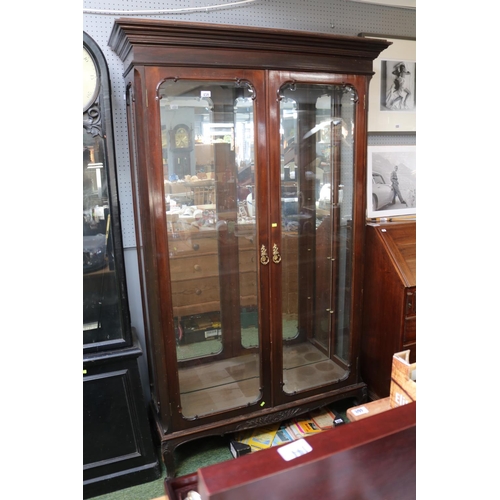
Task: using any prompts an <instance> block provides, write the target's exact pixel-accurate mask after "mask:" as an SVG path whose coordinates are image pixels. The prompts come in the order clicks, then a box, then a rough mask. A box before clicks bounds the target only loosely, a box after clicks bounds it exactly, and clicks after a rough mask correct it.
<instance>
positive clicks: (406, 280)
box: [361, 220, 417, 399]
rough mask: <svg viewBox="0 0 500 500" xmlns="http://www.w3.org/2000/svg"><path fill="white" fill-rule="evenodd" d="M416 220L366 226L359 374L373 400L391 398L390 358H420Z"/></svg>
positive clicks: (411, 359)
mask: <svg viewBox="0 0 500 500" xmlns="http://www.w3.org/2000/svg"><path fill="white" fill-rule="evenodd" d="M416 237H417V223H416V221H415V220H413V221H412V220H410V221H404V220H401V221H399V222H387V223H370V224H367V228H366V250H365V273H364V307H363V333H362V342H361V375H362V377H363V380H364V381H365V382H366V383H367V385H368V391H369V396H370V398H371V399H379V398H385V397H387V396H389V393H390V386H391V372H392V358H393V356H394V354H395V353H397V352H401V351H405V350H407V349H409V350H410V363H415V362H416V356H417V251H416V250H417V246H416V242H417V239H416Z"/></svg>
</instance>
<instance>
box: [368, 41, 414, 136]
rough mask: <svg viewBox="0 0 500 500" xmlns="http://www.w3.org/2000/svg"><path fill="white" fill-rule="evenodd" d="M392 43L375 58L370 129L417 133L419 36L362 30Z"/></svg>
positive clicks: (369, 104)
mask: <svg viewBox="0 0 500 500" xmlns="http://www.w3.org/2000/svg"><path fill="white" fill-rule="evenodd" d="M359 36H363V37H366V38H381V39H384V40H387V41H389V42H392V45H390V46H389V47H387V49H385V50H383V51H382V52H381V54H380V56H379V57H378V58H377V59H375V61H373V71H374V72H375V74H374V75H373V78H372V80H371V82H370V92H369V99H368V132H416V128H417V125H416V110H417V62H416V39H415V38H409V37H391V36H384V35H373V34H369V33H360V34H359Z"/></svg>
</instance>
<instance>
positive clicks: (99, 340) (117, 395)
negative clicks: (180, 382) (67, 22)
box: [82, 32, 161, 498]
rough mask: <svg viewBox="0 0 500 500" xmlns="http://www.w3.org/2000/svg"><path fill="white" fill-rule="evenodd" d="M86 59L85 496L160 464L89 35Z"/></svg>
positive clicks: (103, 81)
mask: <svg viewBox="0 0 500 500" xmlns="http://www.w3.org/2000/svg"><path fill="white" fill-rule="evenodd" d="M83 63H84V94H83V97H84V101H83V102H84V108H83V294H82V295H83V497H84V498H91V497H95V496H97V495H104V494H106V493H110V492H112V491H115V490H119V489H122V488H127V487H130V486H135V485H137V484H140V483H144V482H147V481H152V480H154V479H157V478H158V477H160V475H161V467H160V463H159V460H158V457H157V453H156V449H155V447H154V444H153V438H152V435H151V427H150V425H149V419H148V412H147V406H146V401H145V398H144V394H143V391H142V385H141V380H140V374H139V366H138V359H139V357H140V356H142V354H143V353H142V350H141V348H140V346H139V343H138V341H137V338H136V335H135V331H134V329H133V328H132V325H131V323H130V314H129V309H128V297H127V287H126V279H125V265H124V261H123V259H124V255H123V246H122V240H121V225H120V213H119V201H118V186H117V181H116V165H115V156H114V143H113V128H112V122H111V97H110V85H109V76H108V68H107V63H106V59H105V58H104V55H103V53H102V52H101V50H100V48H99V46H98V45H97V43H96V42H95V41H94V40H93V39H92V38H91V37H90V36H89V35H88V34H87V33H85V32H83ZM86 67H87V68H91V71H90V72H89V73H86V72H85V68H86ZM86 74H87V75H88V77H89V80H90V83H91V85H90V86H89V87H88V89H90V91H86V90H88V89H86V88H85V76H86ZM92 89H93V90H92Z"/></svg>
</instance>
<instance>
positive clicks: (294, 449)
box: [278, 439, 312, 462]
mask: <svg viewBox="0 0 500 500" xmlns="http://www.w3.org/2000/svg"><path fill="white" fill-rule="evenodd" d="M310 451H312V448H311V445H310V444H309V443H308V442H307V441H306V440H305V439H297V441H294V442H293V443H290V444H286V445H284V446H280V447H279V448H278V453H279V454H280V455H281V456H282V458H283V460H286V461H287V462H289V461H290V460H293V459H294V458H297V457H301V456H302V455H305V454H306V453H309V452H310Z"/></svg>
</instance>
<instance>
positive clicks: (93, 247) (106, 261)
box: [83, 128, 122, 345]
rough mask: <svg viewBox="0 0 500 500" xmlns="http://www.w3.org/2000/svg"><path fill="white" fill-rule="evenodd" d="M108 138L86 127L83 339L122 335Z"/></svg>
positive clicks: (104, 339) (100, 339) (92, 340)
mask: <svg viewBox="0 0 500 500" xmlns="http://www.w3.org/2000/svg"><path fill="white" fill-rule="evenodd" d="M121 337H122V328H121V311H120V302H119V295H118V285H117V276H116V272H115V265H114V252H113V241H112V235H111V213H110V208H109V195H108V180H107V165H106V154H105V145H104V139H103V138H102V137H101V136H100V135H99V133H96V135H93V134H91V133H89V132H87V131H86V130H85V128H84V130H83V343H84V345H85V344H86V345H90V344H91V343H100V342H107V341H112V340H117V339H121Z"/></svg>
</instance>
